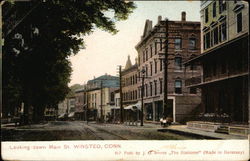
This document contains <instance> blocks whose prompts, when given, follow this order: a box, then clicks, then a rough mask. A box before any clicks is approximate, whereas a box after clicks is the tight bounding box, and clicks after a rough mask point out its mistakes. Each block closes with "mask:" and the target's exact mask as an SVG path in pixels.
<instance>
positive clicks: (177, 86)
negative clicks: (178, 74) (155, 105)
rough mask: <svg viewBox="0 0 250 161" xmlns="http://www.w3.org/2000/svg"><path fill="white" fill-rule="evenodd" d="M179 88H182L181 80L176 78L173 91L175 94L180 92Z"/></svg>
mask: <svg viewBox="0 0 250 161" xmlns="http://www.w3.org/2000/svg"><path fill="white" fill-rule="evenodd" d="M181 88H182V82H181V80H176V81H175V93H176V94H181V93H182V90H181Z"/></svg>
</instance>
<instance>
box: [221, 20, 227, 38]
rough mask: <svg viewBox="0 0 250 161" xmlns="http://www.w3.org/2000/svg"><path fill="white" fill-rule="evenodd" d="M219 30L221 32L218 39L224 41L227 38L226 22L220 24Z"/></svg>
mask: <svg viewBox="0 0 250 161" xmlns="http://www.w3.org/2000/svg"><path fill="white" fill-rule="evenodd" d="M220 32H221V36H220V40H221V42H222V41H225V40H226V39H227V26H226V22H223V23H222V24H221V25H220Z"/></svg>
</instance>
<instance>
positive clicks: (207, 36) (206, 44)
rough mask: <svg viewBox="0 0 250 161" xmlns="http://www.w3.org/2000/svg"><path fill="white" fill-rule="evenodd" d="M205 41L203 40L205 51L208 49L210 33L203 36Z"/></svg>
mask: <svg viewBox="0 0 250 161" xmlns="http://www.w3.org/2000/svg"><path fill="white" fill-rule="evenodd" d="M205 37H206V40H205V47H206V48H205V49H207V48H210V32H208V33H206V35H205Z"/></svg>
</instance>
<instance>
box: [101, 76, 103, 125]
mask: <svg viewBox="0 0 250 161" xmlns="http://www.w3.org/2000/svg"><path fill="white" fill-rule="evenodd" d="M102 88H103V82H102V80H101V122H103V109H102V106H103V104H102V102H103V96H102V94H103V91H102Z"/></svg>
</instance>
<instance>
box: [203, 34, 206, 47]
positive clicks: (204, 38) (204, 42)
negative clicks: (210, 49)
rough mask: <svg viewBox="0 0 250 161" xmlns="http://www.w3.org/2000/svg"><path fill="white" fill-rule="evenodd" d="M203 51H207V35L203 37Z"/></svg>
mask: <svg viewBox="0 0 250 161" xmlns="http://www.w3.org/2000/svg"><path fill="white" fill-rule="evenodd" d="M203 49H204V50H205V49H206V35H203Z"/></svg>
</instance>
